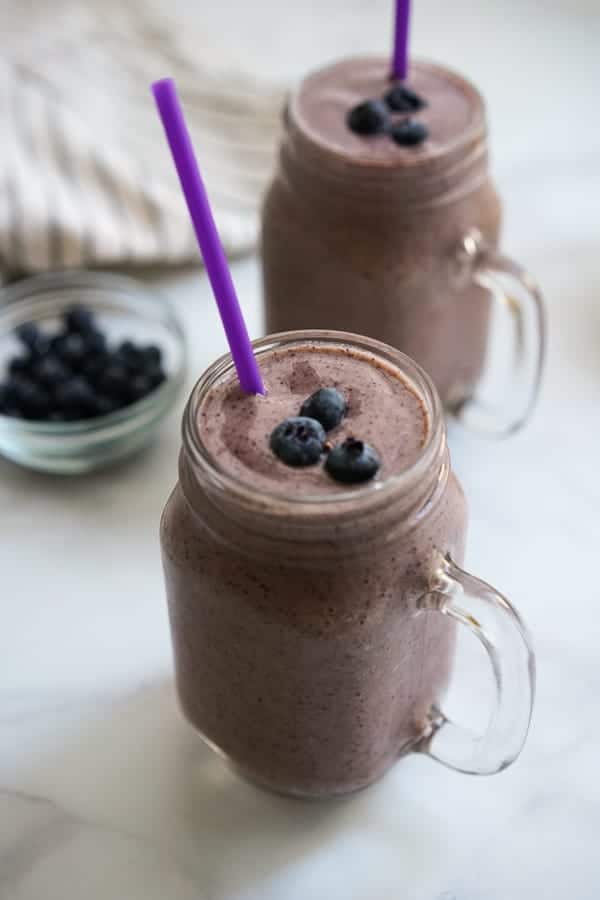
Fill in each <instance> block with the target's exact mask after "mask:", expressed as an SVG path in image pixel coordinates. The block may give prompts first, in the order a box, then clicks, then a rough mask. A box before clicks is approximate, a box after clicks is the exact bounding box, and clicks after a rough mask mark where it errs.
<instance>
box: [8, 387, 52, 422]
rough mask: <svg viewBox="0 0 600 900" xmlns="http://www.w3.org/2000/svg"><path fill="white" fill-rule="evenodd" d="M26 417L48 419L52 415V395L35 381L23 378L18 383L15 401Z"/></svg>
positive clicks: (17, 407)
mask: <svg viewBox="0 0 600 900" xmlns="http://www.w3.org/2000/svg"><path fill="white" fill-rule="evenodd" d="M15 407H16V409H18V410H19V411H20V412H21V413H22V415H23V416H24V417H25V418H26V419H34V420H40V419H47V418H48V416H49V415H50V411H51V409H50V407H51V401H50V395H49V394H48V393H47V391H45V390H44V389H43V388H41V387H40V386H39V385H37V384H35V382H33V381H29V380H26V379H22V380H21V381H20V382H19V383H18V385H17V397H16V403H15Z"/></svg>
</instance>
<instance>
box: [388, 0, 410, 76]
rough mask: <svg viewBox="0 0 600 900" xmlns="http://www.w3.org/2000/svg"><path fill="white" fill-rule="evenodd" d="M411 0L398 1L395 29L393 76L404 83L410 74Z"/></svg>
mask: <svg viewBox="0 0 600 900" xmlns="http://www.w3.org/2000/svg"><path fill="white" fill-rule="evenodd" d="M409 21H410V0H396V25H395V28H394V55H393V57H392V76H393V77H394V78H396V79H398V81H404V79H405V78H406V76H407V74H408V23H409Z"/></svg>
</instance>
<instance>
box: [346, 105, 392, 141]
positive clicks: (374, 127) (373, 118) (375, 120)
mask: <svg viewBox="0 0 600 900" xmlns="http://www.w3.org/2000/svg"><path fill="white" fill-rule="evenodd" d="M347 122H348V128H350V130H351V131H354V132H355V133H356V134H379V133H380V132H381V131H385V130H386V128H387V125H388V111H387V108H386V106H385V104H384V103H382V102H381V100H365V102H364V103H359V104H358V106H355V107H354V108H353V109H351V110H350V112H349V113H348V118H347Z"/></svg>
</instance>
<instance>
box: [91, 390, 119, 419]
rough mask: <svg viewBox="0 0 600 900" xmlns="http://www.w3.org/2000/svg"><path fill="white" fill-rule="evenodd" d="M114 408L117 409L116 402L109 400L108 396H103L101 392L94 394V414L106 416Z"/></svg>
mask: <svg viewBox="0 0 600 900" xmlns="http://www.w3.org/2000/svg"><path fill="white" fill-rule="evenodd" d="M115 409H118V403H116V402H115V401H114V400H111V399H110V397H105V396H103V395H102V394H96V395H95V400H94V415H96V416H107V415H108V414H109V413H111V412H114V411H115Z"/></svg>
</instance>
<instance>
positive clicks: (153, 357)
mask: <svg viewBox="0 0 600 900" xmlns="http://www.w3.org/2000/svg"><path fill="white" fill-rule="evenodd" d="M142 356H143V358H144V362H145V363H146V366H160V364H161V362H162V350H161V349H160V347H157V346H156V344H149V345H148V346H147V347H144V348H143V349H142Z"/></svg>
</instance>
